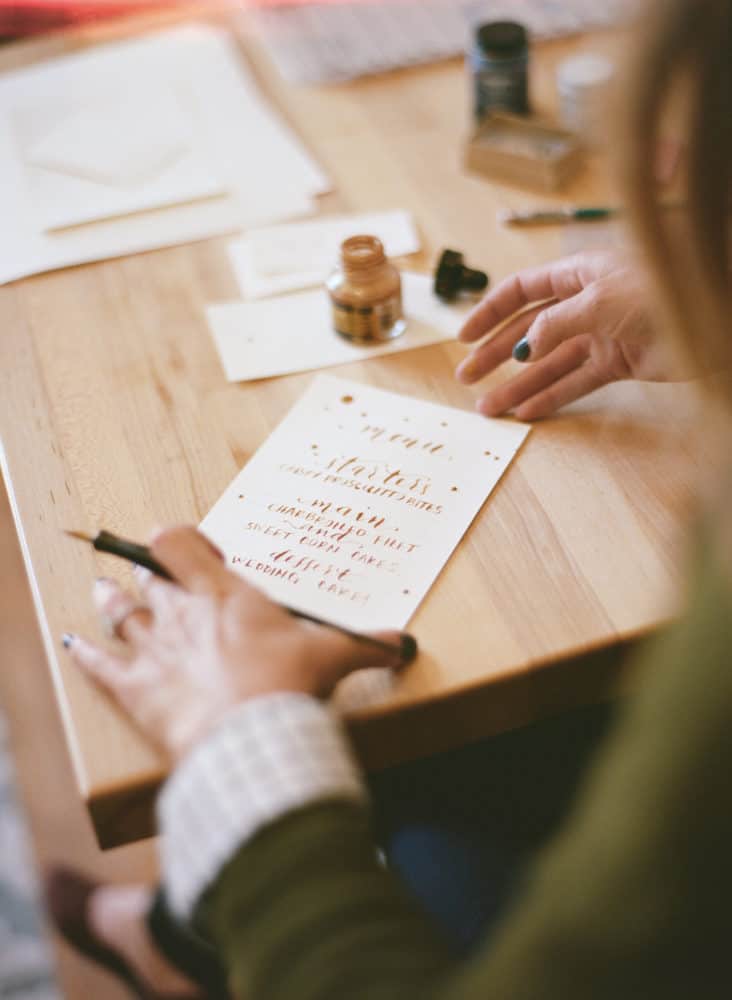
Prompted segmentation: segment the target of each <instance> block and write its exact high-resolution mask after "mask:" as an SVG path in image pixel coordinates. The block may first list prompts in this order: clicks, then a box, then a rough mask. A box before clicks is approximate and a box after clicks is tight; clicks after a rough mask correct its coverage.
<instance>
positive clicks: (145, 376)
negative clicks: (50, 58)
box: [0, 32, 704, 846]
mask: <svg viewBox="0 0 732 1000" xmlns="http://www.w3.org/2000/svg"><path fill="white" fill-rule="evenodd" d="M108 37H109V34H108V32H107V33H105V38H106V39H108ZM80 39H81V40H84V41H85V43H86V42H88V35H83V36H79V37H74V36H68V37H66V36H59V37H58V38H55V39H52V40H46V41H44V42H38V43H33V44H26V45H20V46H10V47H8V48H7V49H5V50H4V51H0V68H5V69H8V68H11V67H13V66H17V65H21V64H24V63H28V62H31V61H33V60H34V59H38V58H42V57H45V56H47V55H49V54H52V53H54V52H59V51H63V50H68V49H71V48H73V47H74V46H75V45H77V44H79V41H80ZM613 42H614V39H613V37H612V36H610V35H603V36H601V37H598V38H597V39H592V40H588V39H580V40H576V39H575V40H567V41H563V42H555V43H550V44H545V45H542V46H540V47H537V49H536V51H535V58H534V67H533V77H532V86H533V90H534V104H535V106H537V107H538V108H539V109H540V110H550V109H551V104H552V94H553V72H554V66H555V64H556V62H557V60H558V59H559V58H560V57H563V56H565V55H566V54H567V53H568V52H570V51H574V50H575V49H577V48H578V47H580V46H582V47H585V48H586V47H592V48H597V47H601V48H607V47H609V46H611V45H612V44H613ZM242 48H243V58H245V57H248V58H250V60H251V61H252V63H253V65H254V68H255V71H256V73H257V76H258V78H259V79H260V82H261V85H262V87H263V89H264V90H265V92H266V93H267V94H268V95H269V96H270V98H271V100H272V101H273V103H274V105H275V106H276V107H278V108H279V109H280V110H281V112H282V113H283V115H284V116H285V118H286V119H287V120H288V121H289V122H290V123H291V124H292V125H293V126H294V127H295V128H296V130H297V131H298V132H299V134H300V135H301V136H302V138H303V139H304V140H305V142H306V144H307V145H308V146H309V147H310V149H311V150H312V151H313V152H314V153H315V155H316V156H317V158H318V159H319V161H320V162H321V163H322V165H323V166H324V167H325V168H326V170H327V171H328V172H329V173H330V174H331V176H332V178H333V180H334V182H335V188H336V193H335V194H333V195H330V196H328V197H326V198H324V199H322V211H323V212H327V211H332V210H336V209H337V210H377V209H386V208H405V209H409V210H411V211H412V212H413V213H414V216H415V218H416V220H417V223H418V226H419V229H420V232H421V235H422V238H423V241H424V247H425V249H424V251H423V253H422V254H421V256H420V257H419V258H417V266H418V267H421V268H423V269H424V270H429V269H430V267H431V266H432V263H433V261H434V260H435V259H436V256H437V254H438V252H439V251H440V250H441V249H442V248H443V247H445V246H450V247H453V248H456V249H460V250H462V251H463V252H464V253H465V254H466V257H467V260H468V262H469V263H470V264H472V265H473V266H477V267H481V268H485V269H486V270H488V272H489V273H490V275H491V278H492V280H493V282H494V283H495V282H496V281H498V280H499V279H500V278H502V277H503V276H504V275H506V274H508V273H510V272H511V271H512V270H514V269H516V268H518V267H523V266H526V265H530V264H535V263H538V262H541V261H545V260H549V259H551V258H552V257H555V256H558V255H559V254H560V253H561V250H562V245H563V240H564V239H566V234H563V233H562V232H561V231H560V230H558V229H541V230H506V229H504V228H501V226H500V225H499V224H498V222H497V221H496V213H497V210H498V209H499V208H501V207H523V206H527V205H534V204H536V203H537V202H539V201H541V202H542V203H547V202H551V201H552V200H553V201H557V202H559V201H563V200H571V201H575V202H578V203H591V202H597V201H602V202H605V201H608V200H610V199H612V198H613V192H612V187H611V185H610V183H609V181H608V179H607V177H606V171H605V167H604V164H603V162H602V157H600V156H595V157H594V158H590V159H589V161H588V163H587V166H586V167H585V168H584V170H583V171H582V173H581V174H580V175H579V176H578V177H577V179H576V181H574V182H573V184H572V185H571V187H570V188H569V189H567V190H565V191H564V192H563V193H562V196H561V197H557V198H554V199H552V198H546V197H542V198H538V197H537V196H536V195H534V194H532V193H531V192H526V191H521V190H519V189H515V188H508V187H502V186H499V185H495V184H491V183H489V182H488V181H486V180H485V179H483V178H479V177H472V176H468V175H466V174H465V173H464V172H463V170H462V168H461V146H462V142H463V140H464V138H465V136H466V133H467V126H468V113H467V109H468V96H467V82H466V79H465V76H464V69H463V67H462V64H461V63H460V62H459V61H457V60H455V61H451V62H448V63H443V64H440V65H436V66H432V67H426V68H418V69H414V70H410V71H404V72H398V73H390V74H387V75H384V76H382V77H378V78H374V79H367V80H361V81H357V82H354V83H349V84H344V85H339V86H331V87H320V88H318V87H314V88H300V89H294V88H290V87H287V86H286V85H285V84H283V83H282V81H281V80H279V79H278V78H277V77H276V76H275V74H274V71H273V70H272V69H271V68H270V66H269V64H268V62H267V59H266V56H265V55H264V54H263V53H262V52H260V51H259V50H258V49H257V47H256V45H255V44H254V43H253V42H252V40H251V39H244V40H243V42H242ZM245 53H246V56H245ZM232 127H235V123H232ZM588 232H589V231H588ZM592 238H593V239H594V240H595V241H596V240H597V231H596V230H593V237H592ZM580 239H581V237H580ZM225 248H226V240H225V239H214V240H209V241H206V242H202V243H198V244H194V245H190V246H185V247H179V248H174V249H170V250H164V251H158V252H154V253H146V254H141V255H138V256H134V257H128V258H124V259H120V260H113V261H107V262H102V263H98V264H93V265H88V266H84V267H77V268H72V269H67V270H64V271H60V272H56V273H51V274H46V275H40V276H37V277H33V278H29V279H25V280H23V281H19V282H16V283H14V284H12V285H9V286H6V287H3V288H0V434H1V435H2V445H3V451H4V457H3V462H4V464H3V471H4V474H5V478H6V483H7V486H8V489H9V493H10V496H11V502H12V506H13V511H14V517H15V520H16V527H17V530H18V533H19V536H20V540H21V545H22V548H23V552H24V557H25V561H26V567H27V570H28V574H29V578H30V582H31V588H32V591H33V595H34V600H35V604H36V609H37V612H38V615H39V620H40V624H41V630H42V634H43V638H44V642H45V648H46V654H47V657H48V661H49V666H50V669H51V672H52V675H53V679H54V683H55V689H56V694H57V697H58V700H59V704H60V706H61V710H62V714H63V718H64V723H65V727H66V734H67V738H68V740H69V744H70V749H71V753H72V757H73V760H74V766H75V771H76V777H77V781H78V785H79V791H80V794H81V795H82V796H83V797H84V799H85V800H86V802H87V804H88V807H89V809H90V811H91V814H92V817H93V819H94V822H95V826H96V829H97V834H98V836H99V839H100V842H101V843H102V844H103V845H105V846H111V845H114V844H118V843H121V842H124V841H127V840H131V839H134V838H137V837H140V836H142V835H145V834H146V833H149V831H150V829H151V804H152V801H153V796H154V791H155V788H156V786H157V784H158V782H159V781H160V779H161V778H162V776H163V774H164V773H165V763H164V761H163V760H161V758H160V756H159V755H158V754H157V752H156V751H155V750H154V749H153V748H152V747H150V746H149V745H148V744H147V743H146V742H145V741H144V740H143V739H142V738H141V737H140V736H139V734H138V733H137V732H136V731H135V730H134V728H133V727H132V726H131V725H130V724H129V723H128V722H126V721H125V720H124V719H123V718H122V717H121V716H120V714H119V713H118V712H117V711H116V710H115V708H114V707H113V706H112V705H111V704H109V703H108V702H107V700H106V699H105V698H104V696H103V695H101V694H100V693H99V692H98V691H97V690H95V689H94V688H93V686H92V685H91V684H90V683H89V682H88V681H87V680H85V679H84V678H83V677H81V676H79V675H78V674H77V673H76V672H75V671H74V669H73V668H72V667H71V666H70V665H69V664H68V662H66V660H65V658H64V654H63V651H62V650H61V649H60V644H59V636H60V635H61V633H62V632H63V631H66V630H68V631H74V632H77V633H81V634H84V635H87V636H91V637H95V638H99V637H100V631H99V625H98V622H97V620H96V618H95V615H94V612H93V610H92V607H91V601H90V583H91V581H92V580H93V579H94V577H96V576H99V575H102V574H103V575H109V576H114V577H117V578H119V579H121V580H123V581H125V582H129V581H130V572H129V569H128V568H127V567H125V566H122V565H120V563H119V562H118V561H116V560H113V559H111V558H110V557H104V556H98V555H96V554H95V553H94V552H92V551H90V550H87V549H86V548H84V547H83V546H81V545H80V544H78V543H74V542H72V541H71V540H69V539H67V538H66V537H65V536H64V535H63V534H62V529H64V528H68V527H71V528H78V529H81V530H92V529H95V528H97V527H105V528H107V529H109V530H111V531H116V532H118V533H120V534H124V535H126V536H129V537H132V538H137V539H140V540H144V539H145V537H146V536H147V535H148V533H149V531H150V529H151V528H152V527H153V526H154V525H158V524H168V523H173V522H197V521H199V520H200V519H201V518H202V517H203V516H204V514H205V513H206V512H207V511H208V509H209V508H210V507H211V505H212V504H213V503H214V501H215V500H216V499H217V498H218V497H219V495H220V494H221V492H222V491H223V490H224V488H225V487H226V486H227V484H228V483H229V481H230V480H231V479H232V478H233V476H234V474H235V473H236V472H237V470H238V469H239V468H240V467H241V466H242V465H243V464H244V463H245V462H246V461H247V459H248V458H249V456H250V455H251V454H252V452H253V451H254V450H255V449H256V448H257V446H258V445H259V444H261V442H262V441H263V440H264V439H265V438H266V436H267V434H268V433H269V432H270V430H271V429H272V428H273V427H274V426H275V425H276V424H277V422H278V421H279V420H280V419H281V418H282V416H283V415H284V414H285V413H286V411H287V409H288V407H289V406H290V405H291V403H292V402H293V401H294V400H295V399H296V398H297V397H298V395H299V394H300V393H301V392H302V391H303V389H304V388H305V386H306V385H307V384H308V382H309V381H310V378H311V375H309V374H308V375H302V376H298V375H295V376H289V377H285V378H279V379H273V380H270V381H262V382H258V383H250V384H243V385H231V384H227V383H226V381H225V380H224V376H223V373H222V371H221V368H220V365H219V362H218V359H217V356H216V353H215V350H214V346H213V342H212V340H211V338H210V336H209V333H208V330H207V327H206V323H205V319H204V306H205V305H206V304H207V303H210V302H214V301H221V300H226V299H234V298H237V288H236V285H235V282H234V278H233V275H232V272H231V268H230V266H229V263H228V258H227V255H226V249H225ZM464 353H465V349H464V348H461V347H460V346H458V345H456V344H449V345H441V346H436V347H429V348H424V349H421V350H418V351H414V352H408V353H405V354H401V355H400V354H397V355H394V356H392V357H385V358H374V359H371V360H369V361H368V362H363V363H358V364H353V365H348V366H343V367H341V368H340V369H338V370H337V372H338V373H339V374H342V375H343V376H344V377H348V378H351V377H352V378H355V379H360V380H362V381H365V382H369V383H370V384H373V385H376V386H379V387H383V388H386V389H390V390H392V391H395V392H403V393H407V394H412V395H415V396H418V397H421V398H424V399H431V400H436V401H439V402H442V403H446V404H449V405H451V406H455V407H459V408H463V409H471V408H472V406H473V404H474V399H475V397H476V396H477V394H478V391H479V388H466V387H463V386H460V385H458V384H457V383H456V382H455V381H454V379H453V374H452V373H453V369H454V367H455V365H456V363H457V362H458V360H459V359H460V358H461V357H462V356H463V354H464ZM511 365H513V362H511V363H510V364H509V366H507V368H508V367H510V366H511ZM505 375H506V372H500V373H498V374H497V375H496V376H494V377H495V378H505ZM696 417H697V404H696V401H695V399H694V396H693V393H692V392H691V390H689V388H688V387H680V386H641V385H634V384H630V383H626V384H622V385H617V386H613V387H611V388H609V389H606V390H603V391H601V392H599V393H596V394H595V395H593V396H591V397H590V398H589V399H587V400H585V401H583V402H582V403H579V404H576V405H574V406H572V407H570V408H568V409H567V410H566V411H564V412H563V413H562V414H561V415H560V416H558V417H557V418H555V419H551V420H547V421H544V422H543V423H541V424H540V425H538V426H537V427H536V428H535V430H534V431H533V432H532V434H531V435H530V437H529V440H528V442H527V444H526V445H525V447H524V448H523V449H522V451H521V453H520V454H519V456H518V458H517V460H516V461H515V462H514V464H513V465H512V466H511V468H510V469H509V471H508V473H507V475H506V476H505V477H504V479H503V480H502V482H501V483H500V484H499V486H498V488H497V489H496V490H495V492H494V493H493V494H492V495H491V497H490V499H489V501H488V503H487V505H486V506H485V508H484V509H483V511H482V512H481V514H480V515H479V517H478V518H477V520H476V522H475V523H474V524H473V526H472V527H471V529H470V530H469V531H468V533H467V534H466V536H465V538H464V539H463V541H462V543H461V544H460V545H459V547H458V549H457V551H456V552H455V554H454V556H453V557H452V558H451V559H450V561H449V563H448V565H447V566H446V567H445V569H444V571H443V572H442V573H441V575H440V577H439V578H438V580H437V581H436V583H435V585H434V587H433V588H432V590H431V591H430V593H429V594H428V596H427V598H426V600H425V601H424V603H423V605H422V606H421V608H420V609H419V611H418V613H417V615H416V616H415V618H414V619H413V622H412V623H411V626H410V629H411V631H413V632H414V633H415V634H416V635H417V636H418V638H419V641H420V646H421V650H422V652H421V655H420V657H419V659H418V660H417V662H415V663H414V664H413V665H412V666H411V667H410V668H409V669H408V670H406V671H405V672H404V673H403V675H402V676H400V677H399V678H396V679H394V680H393V681H390V682H388V683H386V682H385V680H384V678H383V677H381V678H369V677H366V678H364V679H362V680H360V681H359V680H354V682H353V683H351V682H349V685H348V687H346V689H345V690H343V691H341V692H340V696H339V701H340V704H341V705H342V706H343V707H344V709H345V711H346V714H347V715H348V716H349V719H350V724H351V725H352V728H353V733H354V736H355V738H356V742H357V746H358V748H359V751H360V753H361V755H362V758H363V760H364V763H365V764H366V766H369V767H380V766H384V765H386V764H388V763H392V762H395V761H397V760H400V759H405V758H408V757H411V756H415V755H418V754H423V753H428V752H431V751H435V750H439V749H441V748H443V747H447V746H451V745H455V744H457V743H460V742H462V741H465V740H468V739H474V738H478V737H481V736H484V735H487V734H489V733H491V732H496V731H499V730H501V729H506V728H509V727H511V726H515V725H519V724H521V723H523V722H525V721H528V720H529V719H531V718H534V717H536V716H538V715H541V714H542V713H545V712H548V711H557V710H559V709H561V708H562V707H566V706H569V705H572V704H575V703H578V702H582V701H587V700H590V699H592V698H598V697H602V696H604V695H606V694H607V693H608V691H609V690H611V689H612V687H613V685H614V684H615V681H616V678H617V668H616V663H617V657H614V658H611V659H612V662H611V661H610V660H608V657H607V654H605V653H603V652H602V650H603V648H604V647H607V646H608V644H612V643H616V642H618V641H619V640H621V639H628V638H630V637H633V636H635V635H637V634H639V633H643V632H645V631H646V630H648V629H650V628H653V627H654V626H656V625H657V624H658V623H659V622H660V621H662V620H663V619H664V618H666V617H667V616H668V615H669V614H670V613H671V610H672V607H673V601H674V600H675V599H676V595H677V593H678V583H679V565H680V553H681V549H682V546H681V544H680V543H681V533H680V532H679V525H680V524H682V523H683V521H684V518H685V515H686V512H687V510H688V509H689V507H690V506H691V505H692V503H693V498H694V494H695V487H696V482H697V480H698V477H699V470H700V469H701V468H702V466H703V462H704V452H703V442H702V441H701V440H700V437H699V434H698V432H697V421H696ZM589 649H597V650H600V653H599V654H598V656H596V657H595V658H594V659H593V658H590V659H584V658H581V659H577V654H580V653H582V652H583V651H586V650H589ZM572 657H574V658H572Z"/></svg>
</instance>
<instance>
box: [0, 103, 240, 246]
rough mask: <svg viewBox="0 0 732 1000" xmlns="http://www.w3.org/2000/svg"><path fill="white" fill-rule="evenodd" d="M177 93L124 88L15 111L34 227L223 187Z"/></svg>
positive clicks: (46, 227)
mask: <svg viewBox="0 0 732 1000" xmlns="http://www.w3.org/2000/svg"><path fill="white" fill-rule="evenodd" d="M183 97H184V95H182V94H181V95H180V96H179V95H178V94H176V93H175V92H174V91H173V89H172V88H163V89H162V90H161V91H160V92H158V93H152V94H151V93H149V92H147V93H143V92H142V91H139V92H137V93H135V92H132V93H131V92H129V90H127V91H124V92H122V91H117V92H112V93H107V94H104V95H103V96H102V95H100V94H96V95H92V96H91V97H90V98H88V99H87V101H82V102H80V103H79V104H77V105H73V104H72V105H69V104H68V103H67V104H66V105H65V106H61V107H53V106H51V107H49V106H48V105H45V106H41V107H37V108H33V107H32V108H27V109H24V110H23V111H22V112H20V111H16V113H15V115H14V123H15V132H16V137H17V139H18V143H19V146H20V155H21V159H22V161H23V164H24V177H25V183H26V184H27V186H28V188H29V194H30V196H31V197H30V201H31V204H32V205H33V208H34V213H35V216H36V219H37V222H38V225H39V226H40V227H41V228H42V229H44V230H46V231H50V230H53V229H62V228H65V227H68V226H75V225H80V224H82V223H86V222H94V221H97V220H100V219H109V218H114V217H116V216H119V215H126V214H129V213H133V212H141V211H145V210H148V209H151V208H162V207H165V206H167V205H174V204H180V203H182V202H188V201H195V200H196V199H199V198H208V197H212V196H214V195H218V194H222V193H224V191H225V190H226V184H225V183H223V182H222V180H221V179H220V178H219V177H217V175H216V173H215V170H214V169H213V168H212V165H211V162H210V157H207V156H206V155H205V153H204V151H203V150H202V149H201V144H200V143H197V142H196V138H195V125H194V122H193V120H192V118H191V116H190V115H189V114H186V109H185V105H184V101H183V100H182V98H183Z"/></svg>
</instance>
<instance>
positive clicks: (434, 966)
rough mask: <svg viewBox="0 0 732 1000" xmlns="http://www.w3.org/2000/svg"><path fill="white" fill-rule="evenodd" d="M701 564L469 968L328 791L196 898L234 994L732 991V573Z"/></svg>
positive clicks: (293, 999)
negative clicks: (673, 622) (561, 816)
mask: <svg viewBox="0 0 732 1000" xmlns="http://www.w3.org/2000/svg"><path fill="white" fill-rule="evenodd" d="M706 562H707V565H706V566H705V567H704V568H703V569H702V571H700V572H699V573H698V574H697V578H696V580H697V582H696V585H695V588H694V594H693V597H692V601H691V606H690V608H689V611H688V614H687V617H686V618H685V620H684V621H683V622H681V623H680V624H678V625H677V626H675V627H674V628H673V629H672V630H670V631H669V632H668V633H666V634H665V635H664V636H663V637H662V638H660V639H658V640H656V641H654V642H653V643H652V644H651V645H650V647H649V648H648V649H647V650H646V652H645V654H644V660H645V661H647V662H644V663H643V664H642V671H643V674H642V680H641V685H640V688H639V690H638V692H637V695H636V697H635V698H634V699H633V702H632V704H631V706H630V707H629V708H628V710H627V711H626V712H625V714H624V717H623V719H622V721H621V722H620V723H619V724H618V726H617V727H616V730H615V732H614V734H613V736H612V737H611V738H610V739H609V740H608V743H607V745H606V747H605V748H604V750H603V751H602V752H601V754H600V756H599V759H598V761H597V763H596V764H595V765H594V766H593V767H592V769H591V773H590V774H589V776H588V778H587V780H586V782H585V785H584V788H583V790H582V792H581V794H580V795H579V797H578V800H577V802H576V806H575V808H574V810H573V812H572V814H571V815H570V816H569V817H568V819H567V822H566V824H565V826H564V828H563V830H562V832H561V834H560V835H559V836H558V837H556V839H555V840H554V842H553V843H552V844H551V845H550V846H549V847H548V849H547V850H546V851H545V852H544V854H543V856H541V857H540V858H539V860H538V862H537V863H536V865H535V867H534V869H533V871H532V872H531V873H530V876H529V877H528V878H527V880H526V883H525V885H524V888H523V891H522V892H521V893H520V895H519V896H518V898H517V899H516V901H515V903H514V905H513V907H512V909H511V911H510V912H509V914H508V915H507V916H506V918H505V919H504V921H503V923H502V925H501V926H500V927H499V929H498V930H497V931H495V932H494V933H493V934H492V935H491V938H490V940H489V941H487V942H486V944H485V946H484V947H483V948H482V949H480V950H479V951H478V952H477V953H476V954H475V955H474V956H473V957H472V958H471V959H470V960H469V961H464V962H460V961H457V960H455V959H454V958H452V957H451V956H450V955H449V954H448V953H447V951H446V949H445V947H444V945H443V944H442V943H441V941H440V939H439V937H438V936H437V935H436V932H435V931H434V930H433V929H432V926H431V925H430V924H429V923H428V921H427V919H426V918H425V917H424V916H423V915H422V914H421V913H420V912H419V911H418V909H417V908H416V906H415V904H414V903H413V902H412V901H411V900H410V898H409V897H408V896H407V895H406V893H405V891H404V890H403V889H402V888H401V887H400V884H399V882H398V880H397V879H396V878H395V877H394V876H392V875H391V874H390V873H389V872H388V871H386V870H384V869H383V868H381V867H380V866H379V864H378V863H377V861H376V859H375V855H374V849H373V840H372V836H371V833H370V829H369V816H368V814H367V812H366V811H365V810H362V809H361V808H360V807H359V806H357V805H354V804H346V803H338V802H323V803H320V804H317V805H313V806H310V807H308V808H307V809H303V810H301V811H298V812H294V813H290V814H289V815H288V816H286V817H284V818H283V819H281V820H280V821H278V822H276V823H274V824H272V825H271V826H269V827H267V828H265V829H263V830H262V831H260V832H259V833H258V834H257V835H256V836H255V837H254V839H252V840H251V841H250V842H249V843H248V844H246V845H245V846H244V847H243V848H242V849H241V850H240V852H239V853H238V855H237V856H236V857H235V858H234V859H233V860H232V861H231V863H230V864H229V865H228V866H227V867H226V868H225V869H224V870H223V871H222V873H221V875H220V877H219V878H218V880H217V881H216V883H215V885H214V886H213V888H212V889H211V890H210V891H209V892H208V894H207V895H206V897H205V899H204V901H203V903H202V904H201V906H200V907H199V910H198V914H197V919H198V920H202V921H203V922H204V924H205V926H206V928H207V932H208V933H209V934H210V935H211V936H212V937H213V939H214V940H215V941H216V943H217V946H218V947H219V948H220V950H221V953H222V954H223V955H224V956H225V960H226V962H227V963H228V966H229V968H230V969H231V975H232V985H233V989H234V992H235V995H236V996H237V997H241V998H242V1000H387V998H390V1000H391V998H393V1000H417V998H418V1000H458V998H461V1000H462V998H481V1000H493V998H496V1000H518V998H522V1000H549V998H551V1000H575V998H577V1000H579V998H582V1000H604V998H611V997H612V998H613V1000H618V998H623V1000H629V998H642V1000H655V998H664V1000H669V998H680V997H684V998H694V1000H697V998H698V1000H712V998H716V997H725V998H729V997H732V970H730V968H729V964H728V963H727V953H728V951H732V919H731V918H730V915H729V913H730V909H732V655H731V654H730V649H732V581H730V580H729V579H728V578H726V577H725V576H724V574H723V573H721V572H717V571H716V570H715V569H714V567H713V566H712V565H711V563H712V558H711V557H710V558H708V559H707V560H706Z"/></svg>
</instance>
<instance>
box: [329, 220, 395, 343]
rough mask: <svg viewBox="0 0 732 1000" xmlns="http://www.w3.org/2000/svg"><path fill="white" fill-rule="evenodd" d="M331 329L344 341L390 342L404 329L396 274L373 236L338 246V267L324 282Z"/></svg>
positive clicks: (358, 237) (378, 241) (354, 238)
mask: <svg viewBox="0 0 732 1000" xmlns="http://www.w3.org/2000/svg"><path fill="white" fill-rule="evenodd" d="M326 288H327V290H328V293H329V295H330V301H331V307H332V316H333V327H334V329H335V331H336V333H339V334H340V335H341V336H342V337H345V338H346V339H347V340H351V341H355V342H357V343H375V342H377V341H385V340H393V339H394V338H395V337H398V336H399V335H400V334H402V333H404V331H405V329H406V326H407V324H406V320H405V319H404V312H403V309H402V282H401V278H400V276H399V271H398V270H397V269H396V267H394V265H393V264H392V263H391V261H390V260H389V259H388V258H387V256H386V254H385V253H384V247H383V245H382V243H381V240H379V239H377V238H376V236H351V237H350V238H349V239H347V240H345V241H344V242H343V243H342V244H341V257H340V264H339V266H338V267H337V268H336V269H335V271H333V273H332V274H331V275H330V277H329V278H328V280H327V281H326Z"/></svg>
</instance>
